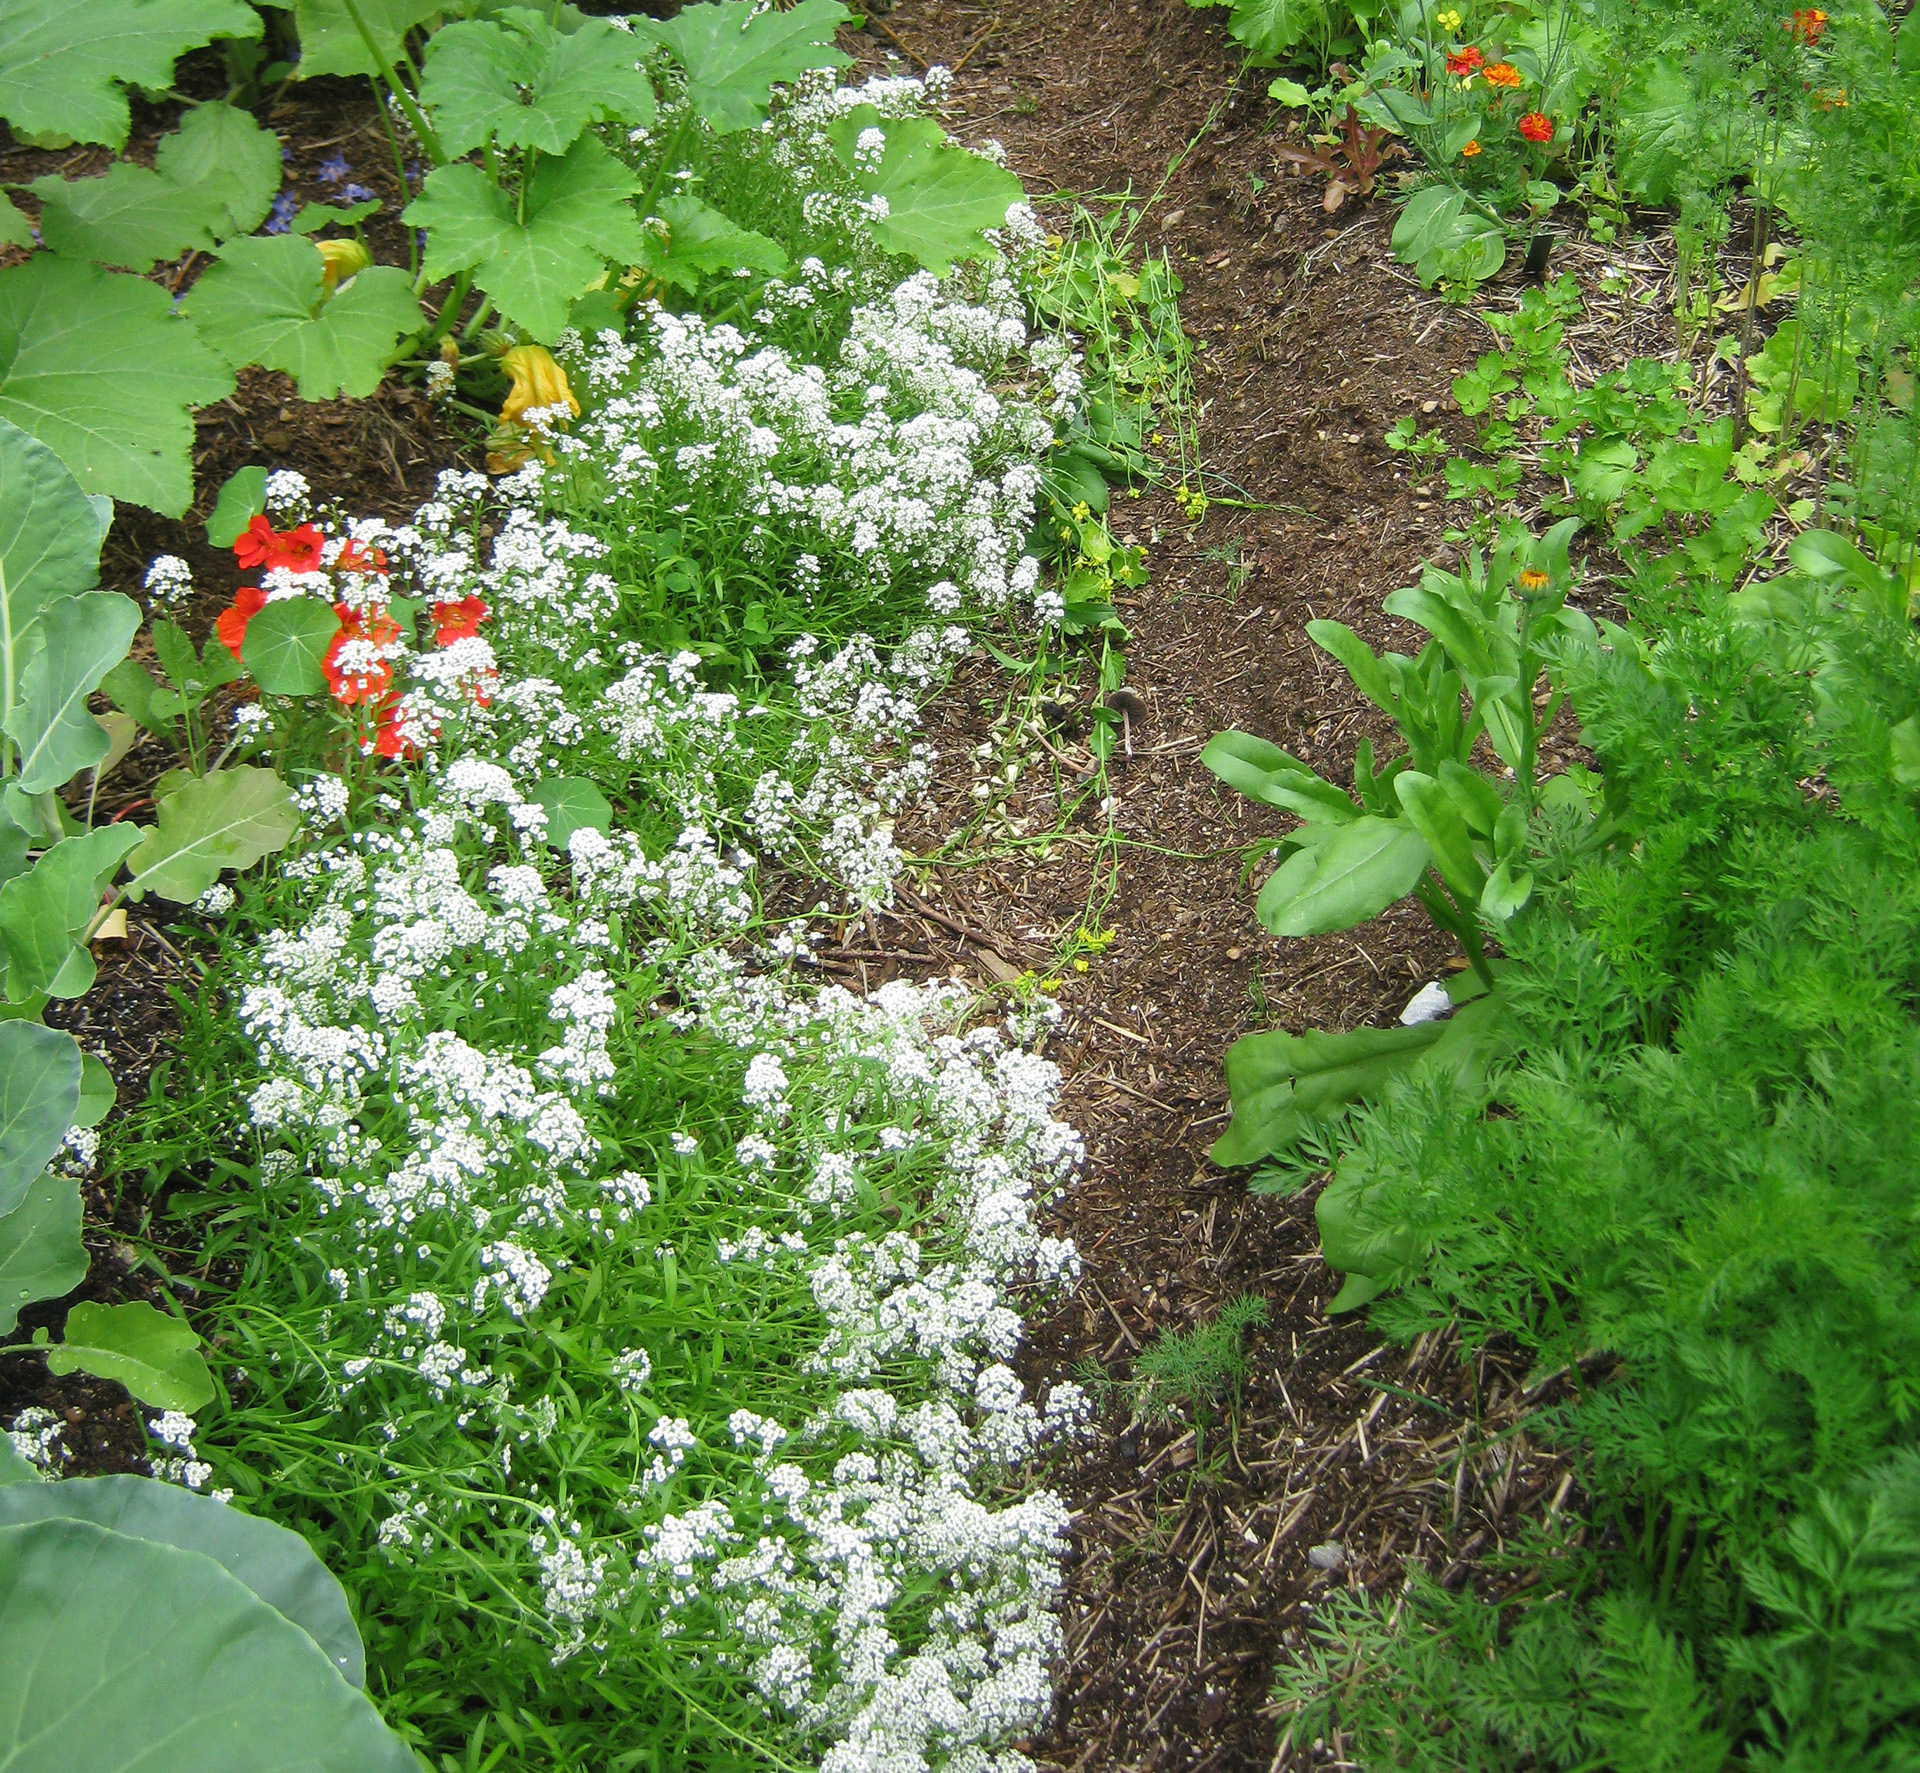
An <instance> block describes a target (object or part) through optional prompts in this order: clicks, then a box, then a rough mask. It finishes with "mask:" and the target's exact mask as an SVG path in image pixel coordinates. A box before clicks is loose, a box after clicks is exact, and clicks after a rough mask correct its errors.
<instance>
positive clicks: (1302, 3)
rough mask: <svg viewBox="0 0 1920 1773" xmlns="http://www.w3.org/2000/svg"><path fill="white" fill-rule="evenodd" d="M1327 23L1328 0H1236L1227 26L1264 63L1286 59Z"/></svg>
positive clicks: (1236, 39)
mask: <svg viewBox="0 0 1920 1773" xmlns="http://www.w3.org/2000/svg"><path fill="white" fill-rule="evenodd" d="M1326 23H1327V7H1326V0H1233V17H1232V18H1231V19H1229V20H1228V21H1227V29H1228V31H1229V32H1230V33H1231V34H1232V36H1233V38H1234V40H1235V41H1236V42H1238V43H1244V44H1245V45H1246V46H1247V48H1248V49H1250V50H1252V52H1253V58H1254V60H1255V61H1256V62H1257V63H1260V64H1261V65H1263V66H1264V65H1267V64H1270V63H1273V62H1278V61H1284V60H1286V59H1287V57H1288V56H1289V54H1290V53H1291V52H1292V51H1293V50H1295V49H1297V48H1298V47H1299V46H1300V45H1301V44H1302V43H1303V42H1305V41H1306V40H1307V39H1308V38H1310V37H1311V38H1318V37H1319V36H1320V35H1321V33H1322V32H1323V31H1324V30H1325V28H1326Z"/></svg>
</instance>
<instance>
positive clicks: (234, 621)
mask: <svg viewBox="0 0 1920 1773" xmlns="http://www.w3.org/2000/svg"><path fill="white" fill-rule="evenodd" d="M266 607H267V594H266V592H264V591H262V590H261V589H260V587H259V586H258V585H242V586H241V587H240V589H239V590H238V591H236V592H235V593H234V594H233V608H232V609H223V610H222V611H221V612H220V619H219V621H217V622H215V623H214V625H213V631H214V633H215V634H217V635H218V636H219V637H220V644H221V645H222V646H224V647H225V648H226V649H227V651H228V652H230V653H232V654H233V656H234V657H235V658H236V659H237V658H239V656H240V649H241V647H243V646H244V645H245V644H246V641H247V624H248V623H249V622H251V621H252V620H253V618H254V617H255V616H257V615H258V614H259V613H260V612H261V611H262V610H263V609H265V608H266Z"/></svg>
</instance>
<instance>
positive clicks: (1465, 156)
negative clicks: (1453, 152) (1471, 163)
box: [1460, 142, 1480, 160]
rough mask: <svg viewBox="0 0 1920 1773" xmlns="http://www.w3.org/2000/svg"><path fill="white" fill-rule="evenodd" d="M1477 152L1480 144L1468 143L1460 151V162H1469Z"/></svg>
mask: <svg viewBox="0 0 1920 1773" xmlns="http://www.w3.org/2000/svg"><path fill="white" fill-rule="evenodd" d="M1479 152H1480V144H1479V143H1478V142H1468V143H1467V145H1466V146H1465V147H1464V148H1462V149H1461V150H1460V158H1461V159H1462V160H1471V159H1472V158H1473V157H1474V155H1476V154H1477V153H1479Z"/></svg>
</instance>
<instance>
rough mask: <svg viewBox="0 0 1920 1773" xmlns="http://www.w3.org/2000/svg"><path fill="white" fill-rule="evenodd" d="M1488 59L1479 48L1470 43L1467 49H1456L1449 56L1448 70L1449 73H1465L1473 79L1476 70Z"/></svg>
mask: <svg viewBox="0 0 1920 1773" xmlns="http://www.w3.org/2000/svg"><path fill="white" fill-rule="evenodd" d="M1486 59H1487V58H1486V57H1485V56H1484V55H1482V54H1481V53H1480V52H1479V50H1477V49H1475V48H1474V47H1473V45H1472V44H1471V43H1469V44H1468V45H1467V47H1466V48H1465V49H1458V50H1455V51H1454V52H1453V53H1452V54H1451V55H1449V56H1448V57H1447V72H1448V73H1449V74H1464V75H1465V76H1466V77H1467V78H1468V79H1469V80H1471V79H1472V78H1473V76H1474V73H1475V71H1476V70H1477V69H1478V68H1479V67H1480V65H1481V64H1482V63H1483V62H1484V61H1485V60H1486Z"/></svg>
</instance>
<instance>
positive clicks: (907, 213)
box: [829, 105, 1021, 271]
mask: <svg viewBox="0 0 1920 1773" xmlns="http://www.w3.org/2000/svg"><path fill="white" fill-rule="evenodd" d="M875 129H877V130H879V131H880V133H881V135H882V136H883V137H884V138H885V141H886V146H885V147H884V148H883V149H882V150H881V152H880V155H879V157H878V159H877V161H876V160H875V159H874V158H873V156H872V155H871V154H870V153H864V154H863V153H862V152H860V138H861V137H862V136H863V135H865V134H866V133H867V132H868V131H869V130H875ZM829 133H830V134H831V136H832V139H833V146H834V152H835V153H836V154H838V155H839V157H840V163H841V164H842V165H843V166H844V167H846V169H847V170H848V172H850V173H851V174H852V175H853V181H854V183H855V185H857V186H858V187H859V189H860V192H861V194H862V195H863V196H865V197H868V198H874V197H879V198H884V199H885V205H886V213H885V214H884V215H882V216H880V217H879V218H878V219H877V220H875V221H874V222H873V223H872V227H873V232H874V237H875V239H877V240H878V241H879V242H880V244H881V245H882V246H884V247H885V248H886V249H887V250H888V251H889V252H898V253H904V254H905V255H906V256H907V257H909V258H913V259H918V260H919V261H920V263H921V264H923V265H925V266H926V268H927V269H928V270H929V271H945V270H947V269H948V268H949V267H951V265H952V264H953V261H954V260H955V259H965V258H978V257H980V256H981V255H982V254H983V253H985V252H986V251H987V250H988V247H987V243H986V242H985V241H984V240H982V239H981V238H980V230H981V229H982V228H997V227H999V226H1001V224H1002V223H1004V222H1005V221H1006V219H1007V207H1008V205H1009V204H1013V203H1017V202H1019V200H1020V195H1021V192H1020V181H1019V180H1018V179H1017V178H1015V177H1014V176H1013V174H1012V173H1010V172H1008V171H1007V170H1006V169H1005V168H1004V167H999V166H995V165H994V163H993V162H992V161H991V160H985V159H982V158H981V156H980V155H978V154H969V153H968V152H967V151H966V149H964V148H956V147H954V146H953V145H952V144H951V143H950V142H949V141H948V140H947V135H946V131H945V130H943V129H942V128H941V127H940V125H939V124H937V123H935V122H933V121H932V120H931V119H929V118H925V117H906V118H899V117H884V118H883V117H882V116H881V115H880V113H879V112H878V111H876V110H875V109H874V108H873V106H871V105H858V106H856V107H855V108H854V109H853V110H851V111H849V112H847V113H846V114H845V115H844V116H843V117H841V118H839V119H838V120H837V121H836V122H835V123H834V125H833V128H832V130H831V131H830V132H829Z"/></svg>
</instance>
